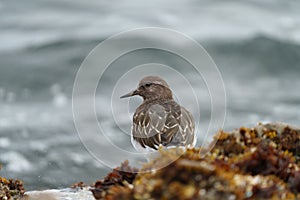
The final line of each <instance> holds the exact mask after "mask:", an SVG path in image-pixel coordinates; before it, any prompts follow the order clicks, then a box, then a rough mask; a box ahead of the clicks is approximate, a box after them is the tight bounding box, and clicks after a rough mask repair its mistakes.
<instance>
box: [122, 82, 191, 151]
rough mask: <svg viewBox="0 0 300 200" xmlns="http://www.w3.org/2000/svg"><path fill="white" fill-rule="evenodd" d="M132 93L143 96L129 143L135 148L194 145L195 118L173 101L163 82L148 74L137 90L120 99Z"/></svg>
mask: <svg viewBox="0 0 300 200" xmlns="http://www.w3.org/2000/svg"><path fill="white" fill-rule="evenodd" d="M135 95H139V96H142V97H143V99H144V101H143V103H142V104H141V105H140V106H139V107H138V108H137V109H136V111H135V113H134V116H133V127H132V142H133V145H134V147H135V148H136V149H140V147H143V148H148V147H150V148H151V149H156V150H157V149H158V148H159V147H160V146H165V147H171V146H172V147H173V146H181V147H193V146H194V145H195V142H196V137H195V134H194V130H195V123H194V119H193V117H192V115H191V113H190V112H189V111H187V110H186V109H185V108H184V107H182V106H180V105H179V104H178V103H176V102H175V101H174V99H173V95H172V91H171V89H170V88H169V85H168V84H167V82H166V81H164V80H163V79H162V78H160V77H157V76H147V77H145V78H143V79H142V80H141V81H140V83H139V86H138V88H137V89H136V90H134V91H132V92H130V93H128V94H126V95H124V96H121V98H125V97H131V96H135Z"/></svg>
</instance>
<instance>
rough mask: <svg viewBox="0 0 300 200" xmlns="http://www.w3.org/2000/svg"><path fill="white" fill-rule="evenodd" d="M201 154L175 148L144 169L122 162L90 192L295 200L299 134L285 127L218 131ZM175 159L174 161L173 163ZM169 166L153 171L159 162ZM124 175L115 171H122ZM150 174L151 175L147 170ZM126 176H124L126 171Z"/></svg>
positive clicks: (298, 189)
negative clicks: (179, 150)
mask: <svg viewBox="0 0 300 200" xmlns="http://www.w3.org/2000/svg"><path fill="white" fill-rule="evenodd" d="M210 149H211V151H210V152H208V153H206V154H205V155H202V154H201V152H205V151H203V149H200V148H194V149H187V150H186V151H185V153H183V154H182V155H180V156H178V151H177V150H176V149H168V150H166V151H162V152H161V156H160V157H158V158H156V159H154V160H152V161H150V162H149V163H147V164H145V165H144V167H143V168H142V169H140V171H149V172H147V173H138V172H137V170H133V169H132V168H130V167H129V165H128V162H125V163H124V164H122V166H121V167H119V168H116V169H115V170H113V172H112V173H110V174H109V175H108V176H107V177H106V178H104V180H102V181H98V182H97V183H96V184H95V185H94V188H93V193H94V197H95V198H96V199H108V200H110V199H187V200H188V199H191V200H192V199H206V200H212V199H232V200H242V199H247V200H250V199H297V198H300V195H299V194H300V165H299V160H300V159H299V152H300V130H299V129H296V128H293V127H290V126H288V125H286V124H279V123H276V124H265V125H263V124H259V125H258V126H256V127H254V128H245V127H242V128H240V129H236V130H234V131H232V132H224V131H220V132H219V133H217V134H216V136H215V138H214V141H213V142H212V143H211V146H210ZM175 158H176V159H175ZM168 161H173V162H171V164H170V165H167V166H166V167H163V168H161V169H159V170H157V169H158V168H160V165H161V163H165V162H168ZM124 167H125V168H126V170H124V171H126V173H125V172H120V171H119V170H122V168H124ZM151 169H152V170H151ZM130 170H131V171H132V173H130V172H131V171H130Z"/></svg>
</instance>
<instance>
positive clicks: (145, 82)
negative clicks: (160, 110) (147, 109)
mask: <svg viewBox="0 0 300 200" xmlns="http://www.w3.org/2000/svg"><path fill="white" fill-rule="evenodd" d="M135 95H139V96H141V97H143V99H144V100H154V99H160V98H161V99H172V98H173V97H172V91H171V89H170V88H169V85H168V84H167V82H166V81H164V80H163V79H162V78H160V77H158V76H146V77H144V78H143V79H142V80H141V81H140V83H139V85H138V88H137V89H136V90H134V91H132V92H129V93H128V94H125V95H123V96H121V98H126V97H131V96H135Z"/></svg>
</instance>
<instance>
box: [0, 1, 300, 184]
mask: <svg viewBox="0 0 300 200" xmlns="http://www.w3.org/2000/svg"><path fill="white" fill-rule="evenodd" d="M175 2H176V3H175ZM175 2H174V0H172V1H171V0H167V1H163V2H161V1H158V0H155V1H151V2H141V1H122V2H119V1H109V2H108V1H97V0H91V1H88V2H83V1H80V0H75V1H72V2H71V1H66V0H63V1H62V0H59V1H58V0H45V1H37V0H28V1H26V4H25V3H20V2H19V1H16V0H10V1H2V2H0V163H1V164H2V170H1V171H0V176H4V177H8V178H20V179H23V180H24V181H25V187H26V188H27V189H28V190H33V189H34V190H36V189H45V188H64V187H67V186H69V185H71V184H72V183H74V182H77V181H80V180H83V181H85V182H87V183H91V182H93V181H95V180H97V179H100V178H101V177H102V176H104V175H105V174H106V173H107V172H108V171H110V169H109V168H108V167H106V166H104V165H103V164H101V163H99V162H98V161H97V160H95V159H94V158H93V157H92V156H91V155H90V154H89V153H88V151H86V149H85V148H84V146H83V144H82V143H81V142H80V139H79V137H78V134H77V132H76V129H75V126H74V122H73V114H72V89H73V84H74V80H75V76H76V73H77V70H78V69H79V67H80V64H81V63H82V61H83V60H84V58H85V57H86V56H87V55H88V53H89V52H90V51H91V50H92V49H93V48H94V47H95V46H96V45H97V44H99V43H100V42H101V41H103V40H105V39H106V38H108V37H110V36H111V35H113V34H117V33H119V32H121V31H126V30H129V29H133V28H141V27H149V26H154V27H164V28H171V29H174V30H177V31H179V32H182V33H184V34H186V35H188V36H190V37H192V38H194V39H195V40H196V41H198V42H199V43H200V44H201V45H203V47H204V48H205V49H206V50H207V51H208V53H209V54H210V56H211V57H212V58H213V60H214V61H215V63H216V65H217V66H218V69H219V70H220V73H221V75H222V78H223V81H224V86H225V88H226V94H227V107H226V119H225V123H224V127H223V128H224V129H225V130H232V129H233V128H237V127H240V126H253V125H255V124H256V123H257V122H260V121H261V122H269V121H283V122H287V123H291V124H295V125H299V124H300V122H299V119H300V93H299V92H298V91H299V88H300V79H299V75H300V15H299V14H298V13H299V12H298V11H299V8H300V2H298V1H288V2H283V1H280V0H272V1H264V2H261V1H258V0H251V1H240V2H236V1H220V0H213V1H212V0H201V1H199V0H198V1H194V0H189V1H175ZM136 53H137V55H138V58H143V59H144V60H143V59H141V60H140V62H141V61H149V62H150V61H152V60H151V59H150V58H155V59H156V61H157V62H161V63H165V64H173V65H176V64H177V65H180V64H182V63H181V61H180V60H176V59H175V58H173V57H172V56H170V55H168V54H167V53H165V52H160V51H154V52H151V51H147V50H146V51H144V52H136ZM149 55H150V56H149ZM147 56H149V57H147ZM152 62H153V61H152ZM137 63H138V62H137V60H132V59H130V55H129V58H127V59H126V58H120V60H119V61H117V62H116V63H114V65H120V64H124V65H127V66H130V65H136V64H137ZM118 73H119V72H118V70H115V71H114V68H112V69H111V71H109V72H108V74H107V75H106V76H105V77H104V78H103V79H102V82H101V84H102V87H103V88H104V90H105V88H111V87H113V86H114V84H115V81H114V76H115V75H116V74H118ZM187 74H189V72H187ZM191 81H192V82H193V80H191ZM136 84H137V83H136V80H128V87H127V86H126V85H124V86H123V87H124V88H125V89H124V93H126V92H129V90H131V89H133V88H132V86H134V85H136ZM193 84H194V85H197V83H195V81H194V82H193ZM170 85H171V86H172V88H174V89H176V91H178V93H177V94H179V96H180V94H181V95H187V96H188V95H189V94H186V93H185V88H184V87H182V85H181V84H176V81H175V82H174V83H170ZM199 85H200V86H199V88H197V89H198V90H199V91H202V89H203V88H204V87H202V86H203V83H199ZM110 92H111V90H110V89H107V90H106V91H105V92H104V94H106V95H103V94H99V93H97V94H98V95H97V96H96V99H97V105H96V107H97V108H98V109H97V114H98V115H99V116H100V117H99V120H102V121H104V123H105V124H106V128H107V129H106V131H107V132H109V137H110V138H111V140H113V141H114V142H115V144H117V145H118V146H119V147H121V148H124V149H127V148H130V145H131V144H130V138H129V137H128V135H122V134H120V130H119V128H118V127H117V125H116V124H115V122H114V119H113V118H110V117H109V114H108V113H109V112H110V111H111V107H106V108H102V107H101V105H103V104H104V102H107V100H108V99H109V98H110V96H109V95H110ZM82 98H83V99H84V98H85V97H84V95H83V96H82ZM207 98H209V95H208V94H206V93H205V90H203V98H202V99H201V100H200V104H201V106H200V107H201V117H200V120H201V122H200V126H199V127H200V128H199V134H200V135H201V130H202V129H201V127H202V125H201V123H202V124H207V123H208V122H209V120H210V114H209V111H210V110H209V108H208V107H206V105H209V99H207ZM139 103H140V99H138V98H136V99H133V100H132V101H131V105H130V106H129V107H130V108H129V112H130V113H131V114H132V112H134V108H135V106H136V105H137V104H139ZM185 106H186V107H187V108H189V109H190V110H194V105H193V104H192V103H189V99H188V100H187V103H186V104H185ZM119 114H120V116H121V118H122V116H123V115H124V113H123V114H122V113H119ZM122 119H123V120H121V124H122V125H124V127H126V128H127V129H130V119H129V118H128V117H126V116H125V117H123V118H122ZM88 121H89V119H87V124H88ZM217 128H218V127H217ZM200 137H201V136H199V138H200ZM107 151H108V152H109V149H107ZM125 159H126V158H124V160H125ZM122 161H123V160H120V162H122Z"/></svg>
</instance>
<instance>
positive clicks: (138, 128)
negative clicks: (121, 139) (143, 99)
mask: <svg viewBox="0 0 300 200" xmlns="http://www.w3.org/2000/svg"><path fill="white" fill-rule="evenodd" d="M167 116H168V112H167V111H166V109H165V108H164V107H163V106H161V105H159V104H153V105H151V106H149V107H148V108H147V109H144V110H141V111H140V112H137V113H135V115H134V117H133V129H132V136H133V138H134V140H136V141H137V142H139V143H140V144H141V145H142V147H144V148H146V146H148V147H151V148H153V149H157V148H158V146H159V145H160V144H163V138H162V134H163V132H164V129H165V124H166V120H167Z"/></svg>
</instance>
